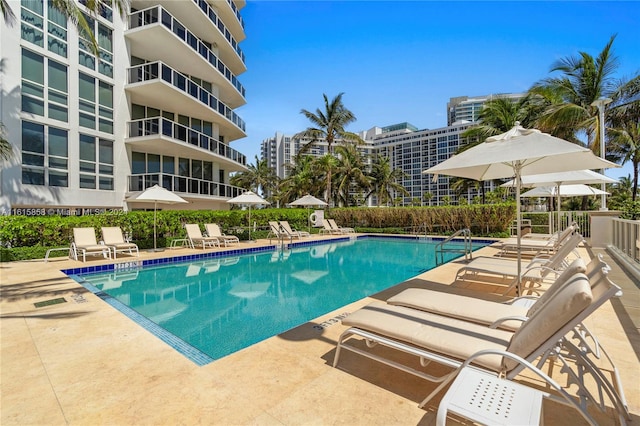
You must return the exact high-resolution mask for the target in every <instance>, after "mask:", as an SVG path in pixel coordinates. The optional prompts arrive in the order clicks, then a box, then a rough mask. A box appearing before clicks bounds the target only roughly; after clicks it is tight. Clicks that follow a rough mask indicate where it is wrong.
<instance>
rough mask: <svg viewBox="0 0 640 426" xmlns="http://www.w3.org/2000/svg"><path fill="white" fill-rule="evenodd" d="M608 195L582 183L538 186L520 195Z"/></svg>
mask: <svg viewBox="0 0 640 426" xmlns="http://www.w3.org/2000/svg"><path fill="white" fill-rule="evenodd" d="M601 194H608V192H605V191H603V190H601V189H598V188H594V187H592V186H588V185H584V184H582V183H579V184H576V185H559V186H538V187H535V188H533V189H530V190H529V191H527V192H523V193H522V194H520V196H521V197H555V196H560V197H583V196H587V195H601Z"/></svg>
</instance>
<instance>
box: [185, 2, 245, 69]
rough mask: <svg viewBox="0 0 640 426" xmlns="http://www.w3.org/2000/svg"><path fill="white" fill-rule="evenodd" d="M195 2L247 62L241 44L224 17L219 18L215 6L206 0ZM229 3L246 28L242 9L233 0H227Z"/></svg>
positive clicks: (241, 58) (242, 59)
mask: <svg viewBox="0 0 640 426" xmlns="http://www.w3.org/2000/svg"><path fill="white" fill-rule="evenodd" d="M193 2H194V3H195V4H197V5H198V7H199V8H200V10H202V11H203V12H204V14H205V15H207V17H208V18H209V20H210V21H211V22H212V23H213V25H215V26H216V28H218V31H220V34H222V35H223V37H224V38H225V39H226V40H227V41H228V42H229V44H230V45H231V47H233V50H235V51H236V53H237V54H238V56H239V57H240V60H241V61H242V63H243V64H244V63H245V61H244V52H242V49H240V45H239V44H238V42H237V41H236V39H235V38H233V36H232V35H231V32H229V30H228V29H227V27H225V26H224V22H222V19H220V18H218V15H217V14H216V11H215V10H213V8H212V7H211V6H209V3H207V2H206V1H204V0H193ZM227 3H229V4H230V5H231V9H233V10H234V11H235V12H236V16H237V17H238V20H239V21H240V24H241V25H242V28H244V21H243V20H242V18H241V17H240V11H238V10H237V8H236V7H235V5H234V4H233V2H232V1H231V0H227Z"/></svg>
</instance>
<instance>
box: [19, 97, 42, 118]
mask: <svg viewBox="0 0 640 426" xmlns="http://www.w3.org/2000/svg"><path fill="white" fill-rule="evenodd" d="M22 111H24V112H29V113H31V114H36V115H41V116H44V101H42V100H38V99H33V98H31V97H29V96H22Z"/></svg>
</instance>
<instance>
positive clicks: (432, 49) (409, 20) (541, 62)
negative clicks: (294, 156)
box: [232, 0, 640, 177]
mask: <svg viewBox="0 0 640 426" xmlns="http://www.w3.org/2000/svg"><path fill="white" fill-rule="evenodd" d="M242 15H243V18H244V20H245V31H246V35H247V38H246V40H245V41H243V42H242V43H241V47H242V49H243V51H244V52H245V55H246V63H247V68H248V70H247V72H246V73H244V74H242V75H241V76H240V81H241V82H242V84H243V85H244V86H245V88H246V91H247V93H246V100H247V104H246V105H244V106H243V107H241V108H239V109H238V113H239V114H240V116H241V117H242V118H243V119H244V120H245V122H246V123H247V135H248V136H247V138H245V139H243V140H240V141H236V142H234V143H233V144H232V145H233V147H234V148H236V149H238V150H240V151H241V152H243V153H244V154H246V155H247V159H248V161H249V162H251V163H254V157H255V156H256V155H258V156H259V154H260V143H261V142H262V140H263V139H266V138H269V137H272V136H274V135H275V133H276V132H277V131H279V132H283V133H285V134H293V133H296V132H299V131H301V130H303V129H305V128H307V127H308V126H309V125H310V123H309V122H308V120H307V119H306V118H305V117H304V116H302V114H300V110H301V109H303V108H304V109H307V110H310V111H315V110H316V108H320V107H322V105H323V99H322V95H323V93H326V94H327V96H329V98H333V97H334V96H335V95H337V94H338V93H340V92H344V96H343V102H344V104H345V106H346V107H347V108H349V109H350V110H351V111H352V112H353V113H354V114H355V116H356V117H357V121H356V122H355V123H354V124H353V125H351V126H350V128H349V129H348V130H350V131H353V132H358V131H361V130H367V129H370V128H371V127H374V126H380V127H383V126H387V125H390V124H395V123H400V122H405V121H407V122H409V123H411V124H413V125H414V126H416V127H418V128H419V129H434V128H439V127H445V126H446V125H447V119H446V105H447V101H448V100H449V98H451V97H455V96H478V95H486V94H496V93H517V92H525V91H526V90H527V89H529V87H531V85H532V84H533V83H535V82H536V81H538V80H541V79H543V78H546V77H549V76H552V75H553V74H551V73H550V72H549V70H550V68H551V65H552V64H553V63H554V61H556V60H558V59H560V58H563V57H567V56H571V55H577V54H578V52H580V51H584V52H587V53H589V54H591V55H593V56H596V55H597V54H598V53H599V52H600V51H601V50H602V48H603V47H604V46H605V44H606V43H607V42H608V40H609V38H610V37H611V36H612V35H614V34H617V38H616V40H615V42H614V52H615V54H616V56H618V58H619V63H620V68H619V71H618V74H617V76H618V77H625V76H631V75H632V74H633V73H637V72H638V71H639V70H640V2H634V1H630V2H622V1H605V2H597V1H588V2H578V1H566V2H557V1H546V2H520V1H496V2H484V1H473V2H463V1H452V2H436V1H353V0H351V1H304V0H303V1H268V0H254V1H252V0H248V1H247V5H246V7H245V8H243V9H242ZM630 173H631V168H630V166H629V165H627V166H626V167H624V169H617V170H610V171H608V172H607V175H609V176H612V177H618V176H626V175H628V174H630Z"/></svg>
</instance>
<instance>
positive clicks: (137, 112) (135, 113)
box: [131, 104, 145, 120]
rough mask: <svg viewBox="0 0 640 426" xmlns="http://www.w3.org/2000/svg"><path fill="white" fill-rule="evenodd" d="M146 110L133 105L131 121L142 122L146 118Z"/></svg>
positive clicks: (140, 106)
mask: <svg viewBox="0 0 640 426" xmlns="http://www.w3.org/2000/svg"><path fill="white" fill-rule="evenodd" d="M144 114H145V108H144V106H142V105H138V104H132V105H131V119H133V120H140V119H142V118H145V115H144Z"/></svg>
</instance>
